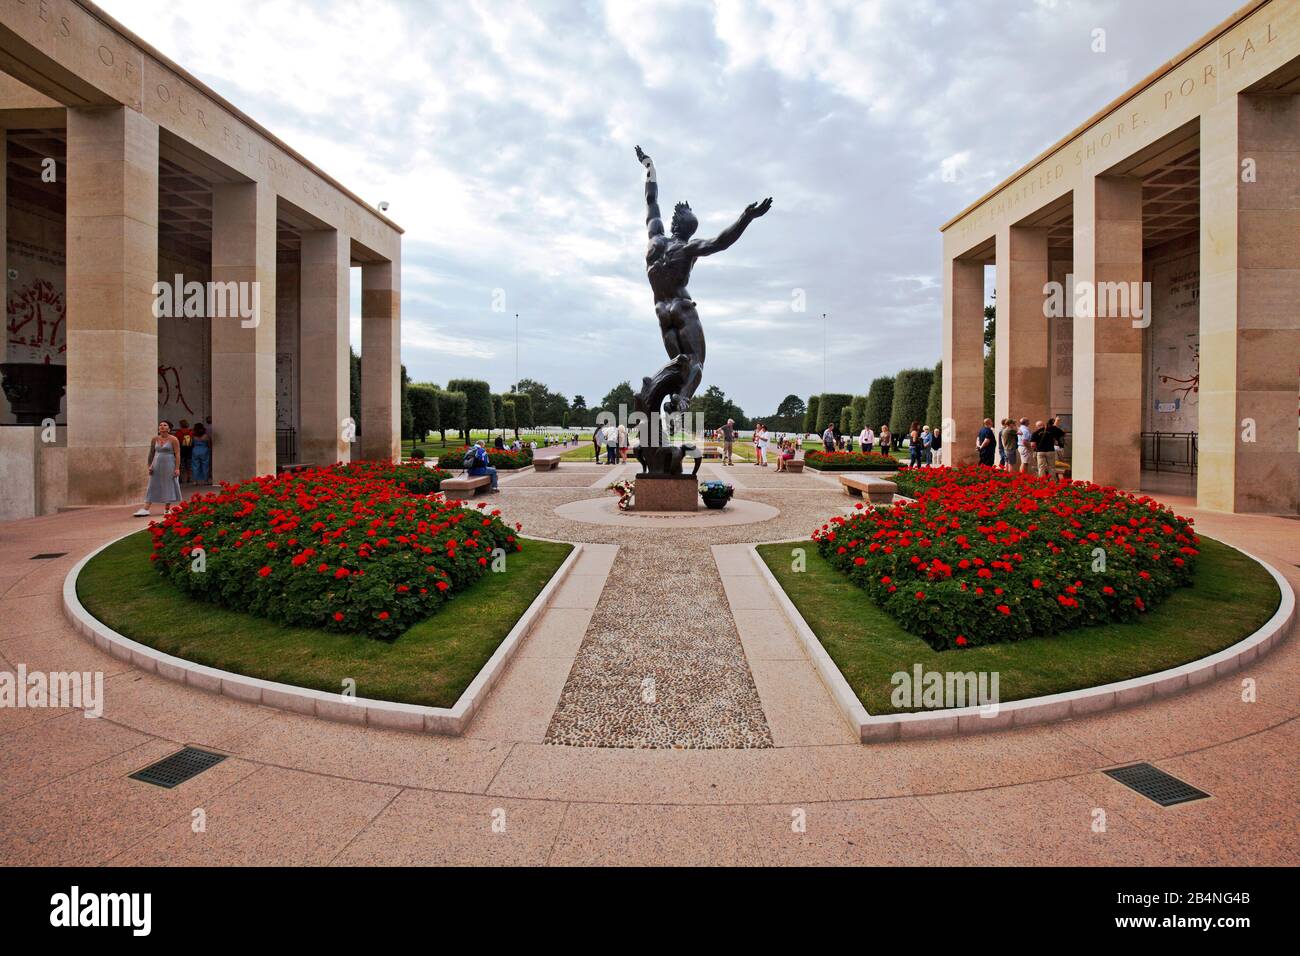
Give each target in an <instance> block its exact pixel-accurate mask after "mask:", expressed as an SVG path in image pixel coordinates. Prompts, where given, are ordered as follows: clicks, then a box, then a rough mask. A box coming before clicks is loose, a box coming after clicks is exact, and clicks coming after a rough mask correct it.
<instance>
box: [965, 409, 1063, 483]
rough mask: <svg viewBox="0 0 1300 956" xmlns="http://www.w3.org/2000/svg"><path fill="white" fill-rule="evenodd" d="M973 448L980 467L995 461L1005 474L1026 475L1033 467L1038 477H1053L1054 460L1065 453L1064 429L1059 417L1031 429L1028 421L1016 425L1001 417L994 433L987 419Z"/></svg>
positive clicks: (1057, 472) (1056, 470) (1036, 424)
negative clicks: (1017, 473) (1022, 473)
mask: <svg viewBox="0 0 1300 956" xmlns="http://www.w3.org/2000/svg"><path fill="white" fill-rule="evenodd" d="M975 448H976V450H977V451H978V452H979V456H980V464H981V465H986V466H988V467H989V468H992V467H995V464H994V463H995V461H996V467H998V468H1002V469H1005V470H1006V471H1019V472H1028V471H1029V470H1030V466H1031V465H1032V466H1033V469H1034V471H1035V473H1037V474H1038V475H1039V476H1040V477H1052V478H1056V477H1058V476H1059V474H1060V471H1059V469H1058V468H1057V458H1058V456H1059V455H1060V453H1061V452H1062V451H1064V450H1065V430H1064V429H1062V428H1061V416H1060V415H1054V416H1052V417H1050V418H1048V419H1047V421H1045V422H1043V421H1038V422H1035V423H1034V427H1033V428H1032V429H1031V428H1030V427H1029V419H1028V418H1022V419H1020V421H1018V422H1017V421H1016V420H1015V419H1012V418H1004V419H1002V422H1001V424H1000V426H999V427H998V429H997V431H994V429H993V419H991V418H986V419H984V427H983V428H981V429H980V430H979V434H978V435H977V436H976V438H975Z"/></svg>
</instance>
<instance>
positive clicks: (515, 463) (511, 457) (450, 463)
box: [438, 445, 533, 471]
mask: <svg viewBox="0 0 1300 956" xmlns="http://www.w3.org/2000/svg"><path fill="white" fill-rule="evenodd" d="M469 448H470V446H468V445H466V446H465V447H463V448H460V449H458V450H457V451H448V452H444V453H443V454H442V456H441V457H440V458H439V459H438V467H440V468H451V469H452V470H454V471H460V470H461V469H462V468H464V467H465V466H464V464H463V462H464V460H465V453H466V452H467V451H469ZM486 451H487V453H488V464H490V465H491V466H492V467H493V468H496V469H498V470H500V471H510V470H512V469H514V468H527V467H528V466H529V465H531V464H532V463H533V450H532V449H531V448H522V449H520V450H519V451H510V449H508V448H491V447H489V448H487V449H486Z"/></svg>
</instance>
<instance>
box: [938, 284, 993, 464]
mask: <svg viewBox="0 0 1300 956" xmlns="http://www.w3.org/2000/svg"><path fill="white" fill-rule="evenodd" d="M944 272H945V275H944V288H945V289H946V290H947V295H946V296H945V297H944V303H943V429H944V455H943V459H944V462H945V463H947V464H952V465H963V464H968V463H970V462H973V461H976V460H978V458H979V455H978V454H977V453H976V451H975V436H976V435H977V434H979V430H980V426H981V425H982V424H983V419H984V263H983V262H982V261H977V260H971V259H949V260H948V262H947V263H946V265H945V267H944Z"/></svg>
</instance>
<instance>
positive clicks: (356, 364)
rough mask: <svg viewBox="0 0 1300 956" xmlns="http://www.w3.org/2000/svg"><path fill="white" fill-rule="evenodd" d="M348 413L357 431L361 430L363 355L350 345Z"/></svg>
mask: <svg viewBox="0 0 1300 956" xmlns="http://www.w3.org/2000/svg"><path fill="white" fill-rule="evenodd" d="M348 355H349V356H350V358H349V361H348V392H349V396H348V414H349V415H350V416H351V417H352V423H353V424H354V425H356V427H357V431H358V432H359V431H360V430H361V356H360V355H358V354H357V350H356V349H354V348H352V347H351V346H348Z"/></svg>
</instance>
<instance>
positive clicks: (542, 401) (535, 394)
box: [510, 378, 569, 428]
mask: <svg viewBox="0 0 1300 956" xmlns="http://www.w3.org/2000/svg"><path fill="white" fill-rule="evenodd" d="M510 391H511V393H512V394H515V395H521V394H522V395H527V396H528V400H529V404H528V405H527V406H526V407H522V406H519V403H518V402H515V405H516V406H517V407H516V413H517V414H518V415H519V427H520V428H533V427H534V426H536V425H558V424H559V423H560V421H561V420H562V419H563V417H564V413H565V412H566V411H568V410H569V401H568V399H566V398H565V397H564V396H563V395H561V394H560V393H559V392H552V391H551V390H550V389H549V388H547V387H546V386H545V385H543V384H542V383H541V382H537V381H534V380H533V379H531V378H521V379H520V380H519V381H518V382H516V383H515V385H514V387H513V388H512V389H511V390H510Z"/></svg>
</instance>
